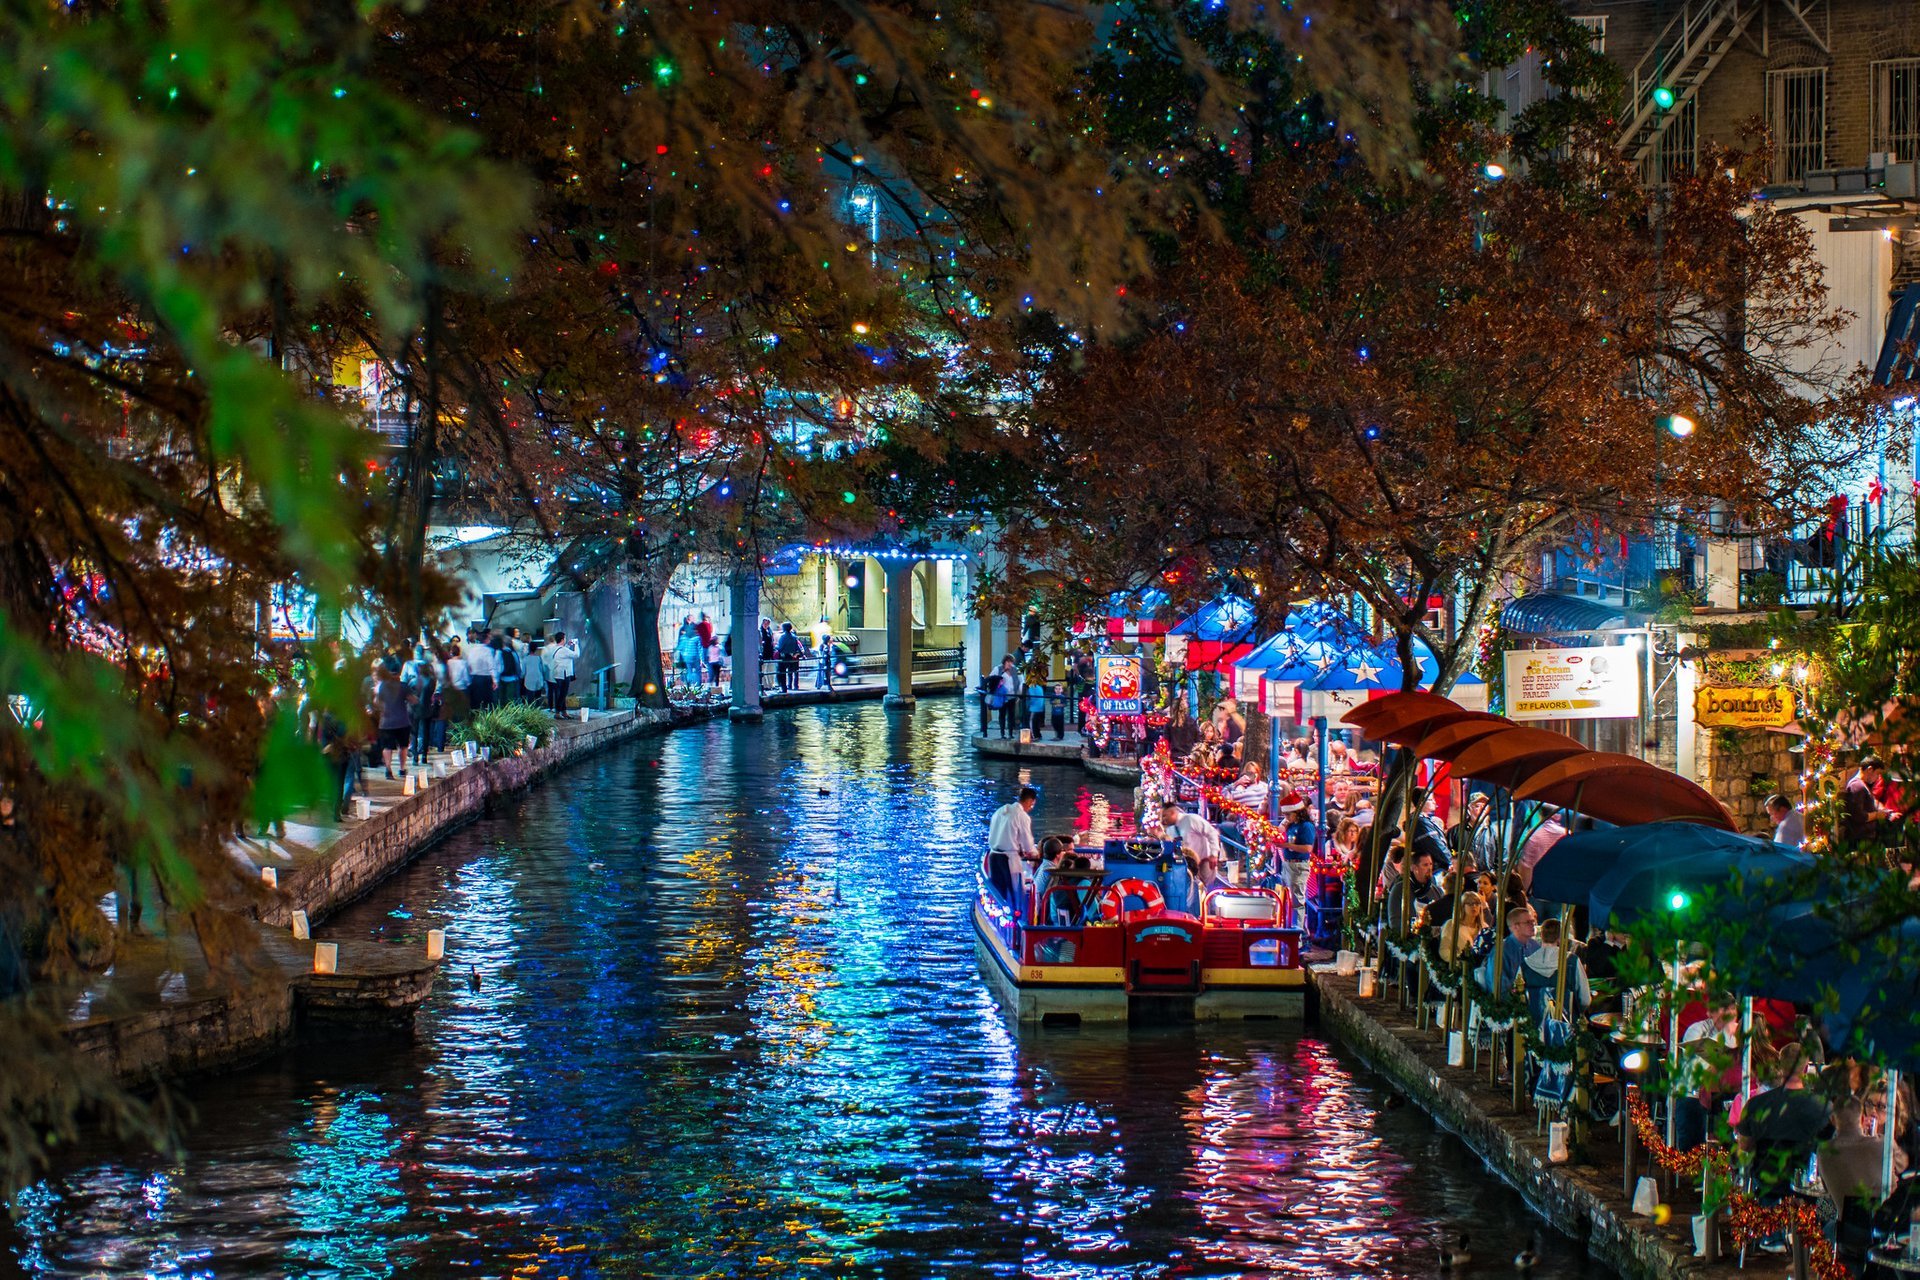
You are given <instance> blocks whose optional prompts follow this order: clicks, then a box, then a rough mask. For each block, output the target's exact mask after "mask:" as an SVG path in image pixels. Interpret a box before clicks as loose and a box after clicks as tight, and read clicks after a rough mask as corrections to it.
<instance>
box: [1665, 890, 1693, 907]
mask: <svg viewBox="0 0 1920 1280" xmlns="http://www.w3.org/2000/svg"><path fill="white" fill-rule="evenodd" d="M1692 902H1693V899H1692V898H1689V897H1688V896H1687V894H1686V891H1685V890H1683V889H1675V890H1674V891H1673V892H1672V893H1670V894H1668V895H1667V909H1668V910H1669V911H1685V910H1686V909H1687V907H1688V906H1689V905H1690V904H1691V903H1692Z"/></svg>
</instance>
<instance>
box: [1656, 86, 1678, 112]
mask: <svg viewBox="0 0 1920 1280" xmlns="http://www.w3.org/2000/svg"><path fill="white" fill-rule="evenodd" d="M1673 102H1674V98H1673V90H1672V89H1669V88H1668V87H1667V86H1666V85H1664V84H1663V85H1661V86H1660V87H1659V88H1657V89H1655V90H1654V91H1653V105H1654V106H1656V107H1658V108H1660V109H1661V110H1662V111H1671V110H1673Z"/></svg>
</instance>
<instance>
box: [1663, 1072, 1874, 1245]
mask: <svg viewBox="0 0 1920 1280" xmlns="http://www.w3.org/2000/svg"><path fill="white" fill-rule="evenodd" d="M1627 1118H1628V1119H1629V1120H1630V1121H1631V1122H1632V1124H1633V1135H1634V1137H1635V1138H1636V1139H1638V1140H1639V1142H1640V1145H1641V1146H1642V1147H1644V1148H1645V1149H1646V1152H1647V1155H1648V1156H1650V1157H1651V1158H1652V1160H1653V1162H1654V1163H1655V1164H1657V1165H1659V1166H1660V1167H1661V1168H1662V1169H1665V1170H1666V1171H1667V1172H1668V1173H1671V1174H1672V1175H1674V1176H1675V1177H1676V1178H1683V1179H1685V1180H1686V1181H1688V1182H1694V1181H1698V1180H1699V1178H1700V1175H1701V1173H1702V1171H1703V1170H1704V1169H1705V1168H1706V1167H1707V1165H1708V1163H1709V1162H1711V1163H1712V1164H1713V1165H1715V1166H1716V1167H1717V1169H1718V1172H1720V1173H1722V1174H1724V1173H1725V1172H1726V1168H1725V1166H1726V1164H1727V1154H1726V1152H1724V1151H1722V1150H1720V1149H1719V1148H1717V1147H1716V1146H1715V1145H1714V1144H1713V1143H1711V1142H1703V1143H1701V1144H1700V1145H1699V1146H1697V1147H1693V1148H1691V1149H1689V1150H1686V1151H1679V1150H1676V1149H1675V1148H1673V1147H1670V1146H1668V1145H1667V1143H1666V1141H1665V1139H1663V1138H1661V1136H1660V1131H1659V1129H1658V1128H1656V1127H1655V1126H1654V1123H1653V1111H1652V1109H1651V1108H1649V1107H1648V1106H1647V1102H1646V1099H1644V1098H1640V1097H1635V1098H1632V1099H1631V1100H1629V1101H1628V1103H1627ZM1726 1213H1727V1225H1728V1227H1729V1228H1730V1229H1731V1230H1732V1231H1733V1238H1734V1240H1735V1242H1736V1243H1738V1244H1742V1245H1744V1244H1747V1243H1748V1242H1750V1241H1753V1240H1758V1239H1760V1238H1762V1237H1763V1236H1770V1235H1775V1234H1777V1233H1779V1232H1782V1231H1791V1232H1793V1234H1794V1235H1795V1236H1796V1237H1797V1238H1798V1239H1799V1240H1800V1241H1801V1242H1802V1243H1804V1244H1805V1245H1806V1247H1807V1263H1808V1265H1809V1266H1810V1267H1811V1268H1812V1269H1813V1273H1814V1274H1815V1275H1816V1276H1819V1277H1820V1280H1851V1277H1852V1274H1853V1273H1852V1272H1850V1271H1848V1270H1847V1267H1846V1264H1845V1263H1843V1262H1841V1261H1840V1259H1839V1257H1838V1255H1836V1254H1835V1253H1834V1250H1833V1245H1832V1243H1831V1242H1829V1241H1828V1239H1827V1238H1826V1235H1825V1234H1824V1233H1823V1232H1822V1231H1821V1229H1820V1213H1819V1210H1817V1209H1816V1208H1815V1207H1814V1206H1813V1205H1811V1204H1809V1203H1807V1202H1806V1201H1804V1200H1794V1201H1786V1202H1783V1203H1781V1204H1777V1205H1763V1204H1761V1203H1760V1202H1759V1201H1757V1200H1755V1199H1754V1198H1753V1197H1752V1196H1750V1195H1748V1194H1747V1193H1746V1192H1744V1191H1738V1190H1736V1191H1732V1192H1730V1193H1729V1194H1728V1196H1727V1209H1726Z"/></svg>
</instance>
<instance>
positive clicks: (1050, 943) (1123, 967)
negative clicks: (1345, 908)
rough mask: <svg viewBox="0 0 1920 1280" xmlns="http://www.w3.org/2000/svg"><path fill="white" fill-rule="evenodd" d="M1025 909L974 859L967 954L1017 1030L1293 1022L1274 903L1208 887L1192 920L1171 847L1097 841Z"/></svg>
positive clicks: (1015, 888) (1293, 936) (1287, 958)
mask: <svg viewBox="0 0 1920 1280" xmlns="http://www.w3.org/2000/svg"><path fill="white" fill-rule="evenodd" d="M1077 852H1079V853H1080V855H1081V856H1082V857H1083V858H1085V859H1086V860H1087V861H1088V862H1090V863H1091V864H1092V865H1091V869H1089V870H1084V871H1081V872H1062V873H1059V874H1057V875H1055V876H1053V877H1052V878H1051V879H1050V881H1049V882H1048V883H1047V885H1046V887H1045V889H1044V890H1043V892H1042V895H1041V897H1040V898H1039V899H1038V900H1036V899H1035V898H1034V896H1033V894H1032V893H1031V892H1030V891H1029V890H1028V887H1027V886H1026V885H1024V884H1021V883H1018V882H1015V883H1014V884H1013V885H1012V886H1010V887H1008V886H996V885H995V884H994V882H993V878H992V876H991V875H990V874H989V868H988V866H987V863H986V861H985V860H984V859H983V860H982V864H981V869H980V885H979V892H978V895H977V896H976V897H975V899H974V904H973V931H974V949H975V951H976V952H977V953H978V955H979V959H980V970H981V972H982V973H984V974H985V975H986V978H987V982H988V984H989V985H991V986H992V987H993V989H994V993H995V994H996V995H997V996H999V998H1000V999H1001V1001H1002V1002H1003V1003H1005V1004H1006V1006H1007V1007H1008V1009H1009V1010H1010V1011H1012V1012H1013V1013H1015V1015H1016V1016H1017V1017H1018V1018H1019V1019H1020V1020H1021V1021H1023V1022H1079V1021H1089V1022H1092V1021H1110V1022H1123V1021H1128V1020H1130V1019H1142V1018H1173V1019H1183V1018H1194V1019H1199V1020H1211V1019H1222V1018H1277V1017H1290V1018H1300V1017H1303V1016H1304V1014H1305V1011H1306V974H1305V971H1304V970H1303V969H1302V968H1301V946H1300V942H1301V939H1300V931H1299V930H1298V929H1290V928H1284V927H1282V926H1281V925H1280V921H1282V920H1285V919H1288V918H1290V917H1291V914H1292V913H1291V911H1290V910H1289V909H1288V907H1289V904H1288V903H1287V901H1286V896H1285V893H1284V892H1276V891H1274V890H1271V889H1240V888H1216V889H1213V890H1210V891H1208V892H1207V893H1205V894H1204V895H1201V898H1200V909H1199V912H1198V913H1197V914H1195V913H1191V912H1187V911H1176V910H1172V909H1170V908H1169V907H1168V905H1167V899H1168V897H1169V896H1171V897H1173V899H1174V900H1175V901H1176V902H1178V901H1181V900H1182V898H1183V896H1184V891H1185V876H1186V872H1185V869H1184V866H1183V865H1182V863H1181V862H1180V859H1179V856H1178V852H1177V847H1176V846H1162V845H1161V844H1159V843H1158V842H1138V841H1124V840H1109V841H1108V842H1107V843H1106V846H1105V848H1104V850H1085V849H1082V850H1079V851H1077Z"/></svg>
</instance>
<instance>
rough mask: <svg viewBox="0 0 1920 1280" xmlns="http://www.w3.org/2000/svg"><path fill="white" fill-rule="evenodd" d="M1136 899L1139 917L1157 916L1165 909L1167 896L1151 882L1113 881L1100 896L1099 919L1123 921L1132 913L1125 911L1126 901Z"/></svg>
mask: <svg viewBox="0 0 1920 1280" xmlns="http://www.w3.org/2000/svg"><path fill="white" fill-rule="evenodd" d="M1128 898H1138V899H1140V901H1141V903H1142V904H1143V905H1142V906H1141V908H1140V912H1139V913H1140V914H1141V915H1149V916H1157V915H1159V914H1160V913H1161V912H1163V911H1165V910H1166V909H1167V895H1165V894H1164V893H1161V892H1160V886H1159V885H1157V884H1155V883H1154V882H1153V881H1151V880H1133V879H1128V880H1115V881H1114V882H1113V883H1112V884H1110V885H1108V886H1107V891H1106V892H1105V893H1103V894H1101V895H1100V918H1101V919H1102V920H1124V919H1126V918H1128V917H1129V916H1131V915H1133V914H1134V913H1133V912H1131V911H1128V910H1127V899H1128Z"/></svg>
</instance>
